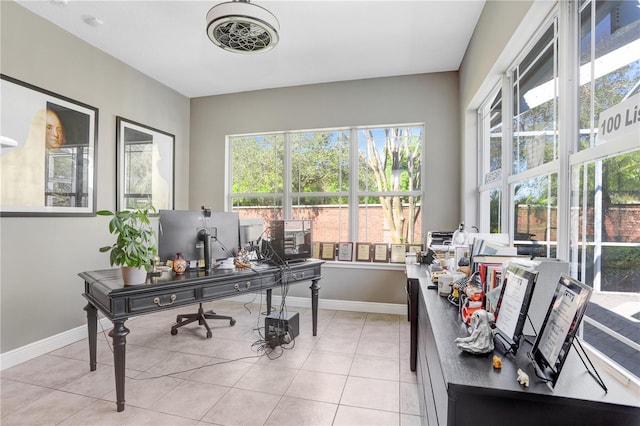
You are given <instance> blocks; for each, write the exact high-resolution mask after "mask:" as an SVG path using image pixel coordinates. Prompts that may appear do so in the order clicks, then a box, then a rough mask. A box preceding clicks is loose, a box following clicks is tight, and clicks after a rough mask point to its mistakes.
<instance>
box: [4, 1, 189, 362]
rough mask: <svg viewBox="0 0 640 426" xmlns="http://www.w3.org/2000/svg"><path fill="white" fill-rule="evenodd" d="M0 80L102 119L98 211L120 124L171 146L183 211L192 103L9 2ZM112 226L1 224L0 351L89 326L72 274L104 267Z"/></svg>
mask: <svg viewBox="0 0 640 426" xmlns="http://www.w3.org/2000/svg"><path fill="white" fill-rule="evenodd" d="M0 15H1V16H0V19H1V23H0V24H1V27H0V28H1V37H0V38H1V45H0V54H1V56H0V71H1V72H2V73H3V74H6V75H9V76H11V77H14V78H17V79H19V80H22V81H25V82H28V83H30V84H33V85H35V86H39V87H42V88H44V89H47V90H50V91H52V92H55V93H58V94H60V95H64V96H67V97H69V98H72V99H75V100H77V101H80V102H84V103H86V104H89V105H91V106H94V107H97V108H98V109H99V122H98V130H99V134H98V145H97V148H98V149H97V159H98V162H97V173H98V185H97V206H98V209H115V199H116V193H115V191H116V189H115V188H116V186H115V183H116V176H115V173H116V167H115V160H116V146H115V140H116V135H115V128H116V115H119V116H123V117H126V118H128V119H131V120H134V121H137V122H140V123H144V124H147V125H149V126H152V127H156V128H158V129H161V130H164V131H166V132H169V133H173V134H175V136H176V183H177V185H178V187H179V188H181V189H182V190H181V191H176V205H177V206H178V207H182V208H186V207H187V202H188V201H187V197H188V188H189V181H188V176H187V173H188V161H189V160H188V152H189V107H190V105H189V99H188V98H186V97H184V96H182V95H180V94H178V93H177V92H175V91H173V90H170V89H168V88H167V87H165V86H163V85H161V84H160V83H158V82H156V81H154V80H152V79H150V78H148V77H146V76H144V75H142V74H141V73H139V72H137V71H135V70H134V69H132V68H130V67H129V66H127V65H126V64H124V63H122V62H120V61H117V60H115V59H114V58H112V57H110V56H108V55H106V54H104V53H103V52H101V51H99V50H97V49H96V48H94V47H92V46H90V45H88V44H86V43H84V42H82V41H80V40H78V39H77V38H75V37H74V36H72V35H71V34H69V33H67V32H65V31H63V30H61V29H59V28H58V27H56V26H54V25H52V24H50V23H49V22H48V21H45V20H43V19H41V18H39V17H38V16H36V15H34V14H32V13H31V12H29V11H27V10H26V9H24V8H22V7H21V6H19V5H17V4H16V3H13V2H8V1H2V2H0ZM107 220H108V218H103V217H80V218H69V217H67V218H62V217H55V218H6V217H5V218H0V241H1V245H0V250H1V251H0V285H1V295H0V296H1V297H0V301H1V302H0V303H1V304H0V315H1V317H0V321H1V326H0V336H1V340H0V351H1V352H2V353H5V352H7V351H10V350H12V349H15V348H18V347H22V346H24V345H27V344H29V343H32V342H35V341H39V340H42V339H44V338H47V337H50V336H54V335H56V334H58V333H61V332H64V331H67V330H70V329H72V328H75V327H78V326H81V325H83V324H86V317H85V312H84V311H83V310H82V308H83V306H84V305H85V304H86V302H85V300H84V299H83V298H82V296H81V293H82V291H83V282H82V281H81V280H80V278H79V277H78V276H77V273H78V272H80V271H84V270H93V269H102V268H108V267H109V260H108V255H106V254H101V253H99V252H98V247H99V246H101V245H105V244H107V243H109V242H111V241H112V238H111V236H110V235H109V234H108V230H107Z"/></svg>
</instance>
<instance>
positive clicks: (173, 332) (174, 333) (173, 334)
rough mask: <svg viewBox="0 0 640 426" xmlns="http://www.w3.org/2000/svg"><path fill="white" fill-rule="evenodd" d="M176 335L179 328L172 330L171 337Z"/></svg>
mask: <svg viewBox="0 0 640 426" xmlns="http://www.w3.org/2000/svg"><path fill="white" fill-rule="evenodd" d="M176 334H178V329H177V328H172V329H171V335H172V336H175V335H176Z"/></svg>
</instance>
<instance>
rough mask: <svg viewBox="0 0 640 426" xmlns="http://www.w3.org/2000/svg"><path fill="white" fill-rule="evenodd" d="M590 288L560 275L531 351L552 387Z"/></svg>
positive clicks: (571, 340) (538, 367)
mask: <svg viewBox="0 0 640 426" xmlns="http://www.w3.org/2000/svg"><path fill="white" fill-rule="evenodd" d="M591 292H592V289H591V288H590V287H587V286H586V285H584V284H582V283H581V282H579V281H577V280H575V279H573V278H571V277H569V276H567V275H565V274H562V275H561V276H560V280H559V282H558V284H557V286H556V291H555V293H554V294H553V298H552V299H551V304H550V305H549V309H548V311H547V315H546V317H545V319H544V322H543V323H542V329H541V330H540V332H539V333H538V336H537V338H536V341H535V343H534V345H533V349H532V350H531V355H532V358H533V361H534V363H535V366H536V368H537V370H538V372H540V373H541V375H542V376H543V377H544V378H546V379H547V380H548V381H549V382H550V384H551V386H552V387H554V386H555V384H556V382H557V380H558V376H559V375H560V371H561V370H562V367H563V365H564V361H565V360H566V358H567V355H568V354H569V350H570V349H571V344H572V343H573V339H574V338H575V335H576V332H577V331H578V327H579V326H580V321H582V317H583V316H584V311H585V310H586V309H587V302H588V301H589V298H590V297H591Z"/></svg>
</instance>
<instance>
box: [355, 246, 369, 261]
mask: <svg viewBox="0 0 640 426" xmlns="http://www.w3.org/2000/svg"><path fill="white" fill-rule="evenodd" d="M356 261H357V262H371V244H369V243H356Z"/></svg>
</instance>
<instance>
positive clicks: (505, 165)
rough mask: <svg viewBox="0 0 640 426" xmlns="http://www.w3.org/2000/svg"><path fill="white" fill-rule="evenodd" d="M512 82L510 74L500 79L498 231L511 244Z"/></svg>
mask: <svg viewBox="0 0 640 426" xmlns="http://www.w3.org/2000/svg"><path fill="white" fill-rule="evenodd" d="M512 146H513V82H512V80H511V74H509V73H507V74H505V75H503V77H502V204H501V205H500V212H501V216H502V217H501V220H500V229H502V230H503V231H502V232H505V231H506V232H508V233H509V236H510V237H509V238H510V242H511V243H513V238H511V236H512V235H513V229H515V227H514V228H511V223H512V220H511V218H512V217H513V216H511V214H510V211H511V206H512V205H513V194H512V192H511V190H510V186H509V183H508V178H509V176H511V173H512V172H513V155H512V154H513V149H512Z"/></svg>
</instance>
